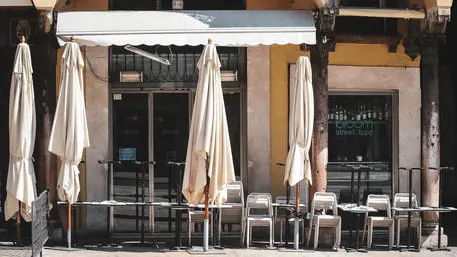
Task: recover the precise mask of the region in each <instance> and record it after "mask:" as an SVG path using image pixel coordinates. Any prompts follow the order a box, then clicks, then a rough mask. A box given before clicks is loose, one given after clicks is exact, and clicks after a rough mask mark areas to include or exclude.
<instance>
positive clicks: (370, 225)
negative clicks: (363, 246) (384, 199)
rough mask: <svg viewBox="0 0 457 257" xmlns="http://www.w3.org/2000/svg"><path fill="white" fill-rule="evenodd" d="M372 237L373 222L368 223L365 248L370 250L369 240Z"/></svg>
mask: <svg viewBox="0 0 457 257" xmlns="http://www.w3.org/2000/svg"><path fill="white" fill-rule="evenodd" d="M372 237H373V222H369V223H368V239H367V248H368V249H370V248H371V243H372V242H371V240H372Z"/></svg>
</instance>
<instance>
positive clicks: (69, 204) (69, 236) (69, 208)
mask: <svg viewBox="0 0 457 257" xmlns="http://www.w3.org/2000/svg"><path fill="white" fill-rule="evenodd" d="M67 208H68V209H67V211H68V222H67V244H68V248H71V203H70V202H68V205H67Z"/></svg>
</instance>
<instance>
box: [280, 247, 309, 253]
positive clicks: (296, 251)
mask: <svg viewBox="0 0 457 257" xmlns="http://www.w3.org/2000/svg"><path fill="white" fill-rule="evenodd" d="M278 251H279V252H289V253H302V252H312V251H310V250H306V249H301V248H298V249H295V248H286V247H281V248H278Z"/></svg>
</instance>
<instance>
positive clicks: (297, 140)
mask: <svg viewBox="0 0 457 257" xmlns="http://www.w3.org/2000/svg"><path fill="white" fill-rule="evenodd" d="M313 124H314V95H313V84H312V71H311V63H310V61H309V58H308V57H306V56H301V57H300V58H299V59H298V60H297V64H296V72H295V83H294V85H293V87H292V90H291V92H290V112H289V153H288V155H287V161H286V171H285V174H284V183H287V182H288V183H289V185H290V186H295V185H296V184H297V183H299V182H300V181H302V180H303V179H304V178H306V179H307V180H308V181H309V182H310V183H311V163H310V161H309V149H310V147H311V138H312V136H313Z"/></svg>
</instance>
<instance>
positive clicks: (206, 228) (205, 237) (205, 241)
mask: <svg viewBox="0 0 457 257" xmlns="http://www.w3.org/2000/svg"><path fill="white" fill-rule="evenodd" d="M208 168H209V160H208V158H207V159H206V170H207V171H208ZM208 198H209V178H208V176H206V186H205V216H204V217H203V251H204V252H207V251H208V241H209V235H208V234H209V233H208V232H209V208H208V201H209V199H208Z"/></svg>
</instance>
